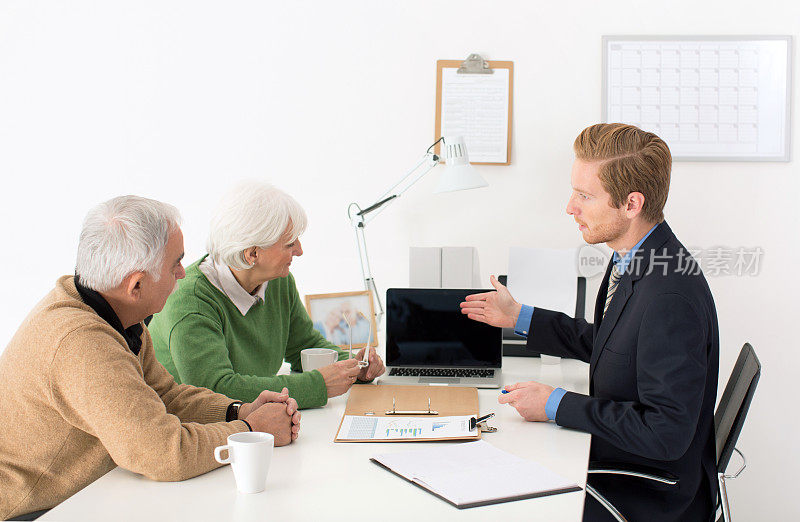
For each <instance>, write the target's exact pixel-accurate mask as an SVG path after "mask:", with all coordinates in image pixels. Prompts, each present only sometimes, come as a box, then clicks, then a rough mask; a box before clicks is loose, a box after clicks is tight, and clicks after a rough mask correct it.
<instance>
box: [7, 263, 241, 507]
mask: <svg viewBox="0 0 800 522" xmlns="http://www.w3.org/2000/svg"><path fill="white" fill-rule="evenodd" d="M142 337H143V338H142V348H141V351H140V352H139V356H138V357H137V356H135V355H134V354H133V352H131V351H130V350H129V349H128V346H127V344H126V343H125V340H124V339H123V338H122V336H121V335H120V334H119V333H117V332H116V331H115V330H114V329H113V328H112V327H111V326H110V325H109V324H108V323H107V322H105V321H104V320H103V319H101V318H100V316H98V315H97V314H96V313H95V312H94V310H93V309H92V308H90V307H89V306H88V305H86V304H84V303H83V301H82V300H81V298H80V296H79V294H78V292H77V290H76V289H75V282H74V278H73V277H70V276H65V277H62V278H60V279H59V280H58V282H57V283H56V287H55V289H54V290H53V291H51V292H50V293H49V294H48V295H47V296H46V297H45V298H44V299H43V300H42V301H41V302H40V303H39V304H38V305H37V306H36V308H34V310H33V311H32V312H31V313H30V315H28V317H27V318H26V319H25V320H24V321H23V323H22V325H21V326H20V328H19V330H18V331H17V333H16V335H14V338H13V339H12V340H11V343H10V344H9V345H8V347H7V348H6V350H5V352H3V354H2V355H1V356H0V518H3V519H5V518H9V517H12V516H16V515H19V514H23V513H28V512H31V511H37V510H40V509H46V508H50V507H53V506H55V505H56V504H58V503H59V502H61V501H63V500H64V499H66V498H68V497H69V496H71V495H73V494H74V493H76V492H77V491H78V490H80V489H82V488H83V487H85V486H87V485H88V484H89V483H91V482H93V481H94V480H96V479H97V478H99V477H101V476H102V475H103V474H105V473H107V472H108V471H109V470H111V469H113V468H114V466H115V465H119V466H122V467H123V468H126V469H129V470H131V471H134V472H136V473H141V474H143V475H145V476H146V477H149V478H151V479H154V480H166V481H174V480H184V479H187V478H190V477H194V476H196V475H200V474H202V473H206V472H207V471H210V470H212V469H214V468H217V467H218V466H219V464H217V462H216V461H215V460H214V448H215V447H216V446H219V445H221V444H225V441H226V438H227V436H228V435H230V434H231V433H236V432H239V431H246V430H247V426H246V425H245V423H244V422H242V421H234V422H230V423H227V422H224V420H225V411H226V409H227V407H228V405H229V404H230V403H231V402H232V401H231V399H229V398H227V397H225V396H224V395H219V394H217V393H213V392H211V391H209V390H206V389H205V388H196V387H194V386H188V385H179V384H175V381H174V380H173V378H172V376H171V375H170V374H169V373H168V372H167V371H166V370H165V369H164V367H163V366H161V364H159V363H158V361H157V360H156V358H155V355H154V352H153V343H152V341H151V340H150V334H149V333H148V331H147V329H146V328H145V330H144V333H143V334H142Z"/></svg>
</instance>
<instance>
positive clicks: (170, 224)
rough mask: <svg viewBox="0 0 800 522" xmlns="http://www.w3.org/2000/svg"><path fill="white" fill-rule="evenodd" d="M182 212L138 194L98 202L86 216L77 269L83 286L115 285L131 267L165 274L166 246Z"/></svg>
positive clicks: (155, 276) (99, 288)
mask: <svg viewBox="0 0 800 522" xmlns="http://www.w3.org/2000/svg"><path fill="white" fill-rule="evenodd" d="M180 220H181V216H180V213H179V212H178V209H176V208H175V207H173V206H172V205H168V204H166V203H161V202H160V201H155V200H153V199H147V198H142V197H139V196H120V197H117V198H114V199H110V200H108V201H106V202H104V203H100V204H99V205H97V206H96V207H94V208H93V209H92V210H90V211H89V213H88V214H87V215H86V219H84V221H83V228H82V229H81V237H80V240H79V241H78V260H77V263H76V264H75V273H76V274H77V275H78V276H79V277H80V282H81V284H82V285H84V286H86V287H88V288H91V289H93V290H96V291H98V292H102V291H106V290H111V289H112V288H116V287H117V286H119V285H120V284H121V283H122V281H123V280H124V279H125V278H126V277H128V276H129V275H130V274H132V273H133V272H147V273H148V274H150V275H151V276H152V277H153V279H155V280H156V281H157V280H158V279H159V278H160V276H161V265H162V264H163V262H164V253H165V247H166V246H167V241H168V240H169V235H170V233H171V232H172V231H173V230H175V229H176V228H178V226H179V225H180Z"/></svg>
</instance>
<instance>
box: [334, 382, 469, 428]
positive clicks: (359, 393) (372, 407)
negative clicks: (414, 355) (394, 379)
mask: <svg viewBox="0 0 800 522" xmlns="http://www.w3.org/2000/svg"><path fill="white" fill-rule="evenodd" d="M429 400H430V403H429V402H428V401H429ZM392 410H395V411H396V412H397V414H396V415H392V414H391V413H389V412H390V411H392ZM426 410H432V411H434V412H435V415H427V414H424V413H422V412H424V411H426ZM406 411H409V412H411V411H413V412H415V413H417V414H412V413H408V414H406ZM350 416H355V417H359V418H369V419H373V420H375V419H378V420H380V419H388V418H391V419H397V420H398V421H403V420H409V419H419V420H437V419H439V420H441V419H444V418H453V417H463V416H474V417H477V416H478V390H477V389H476V388H466V387H439V386H395V385H391V386H375V385H371V384H356V385H353V386H352V387H351V388H350V396H349V397H348V398H347V405H346V406H345V410H344V415H342V420H341V421H340V422H339V427H338V428H337V429H336V437H335V438H334V442H431V441H440V440H478V439H480V438H481V430H479V429H476V430H473V432H471V433H470V434H460V435H458V436H452V437H451V436H446V437H438V436H437V437H416V438H414V439H408V438H382V439H375V438H369V437H367V436H365V437H363V438H352V437H351V438H345V437H344V436H342V426H343V424H344V423H345V421H346V418H347V417H350ZM365 416H368V417H365Z"/></svg>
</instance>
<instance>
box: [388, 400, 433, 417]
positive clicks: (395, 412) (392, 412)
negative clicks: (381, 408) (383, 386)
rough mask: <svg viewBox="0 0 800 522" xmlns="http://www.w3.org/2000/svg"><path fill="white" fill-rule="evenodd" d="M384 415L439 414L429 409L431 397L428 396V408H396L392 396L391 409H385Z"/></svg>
mask: <svg viewBox="0 0 800 522" xmlns="http://www.w3.org/2000/svg"><path fill="white" fill-rule="evenodd" d="M386 415H439V412H438V411H432V410H431V398H430V397H428V410H427V411H425V410H399V411H398V410H397V408H396V407H395V402H394V397H392V409H391V410H386Z"/></svg>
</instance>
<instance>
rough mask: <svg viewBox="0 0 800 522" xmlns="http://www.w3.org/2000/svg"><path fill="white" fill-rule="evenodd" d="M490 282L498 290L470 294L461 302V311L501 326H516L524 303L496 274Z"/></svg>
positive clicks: (471, 317) (475, 319)
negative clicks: (515, 298) (512, 293)
mask: <svg viewBox="0 0 800 522" xmlns="http://www.w3.org/2000/svg"><path fill="white" fill-rule="evenodd" d="M489 282H490V283H492V286H493V287H495V289H496V291H494V292H484V293H482V294H472V295H468V296H467V297H466V300H465V301H464V302H463V303H461V313H462V314H464V315H466V316H467V317H469V318H470V319H472V320H474V321H480V322H482V323H486V324H490V325H492V326H498V327H500V328H514V326H515V325H516V324H517V319H518V318H519V312H520V310H522V305H521V304H519V303H518V302H516V301H515V300H514V298H513V297H512V296H511V294H510V293H509V291H508V288H506V287H505V286H504V285H502V284H500V282H499V281H497V278H496V277H495V276H491V277H490V278H489Z"/></svg>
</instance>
